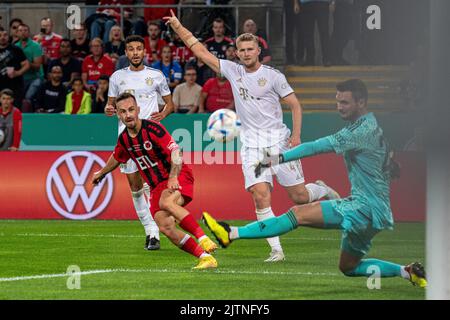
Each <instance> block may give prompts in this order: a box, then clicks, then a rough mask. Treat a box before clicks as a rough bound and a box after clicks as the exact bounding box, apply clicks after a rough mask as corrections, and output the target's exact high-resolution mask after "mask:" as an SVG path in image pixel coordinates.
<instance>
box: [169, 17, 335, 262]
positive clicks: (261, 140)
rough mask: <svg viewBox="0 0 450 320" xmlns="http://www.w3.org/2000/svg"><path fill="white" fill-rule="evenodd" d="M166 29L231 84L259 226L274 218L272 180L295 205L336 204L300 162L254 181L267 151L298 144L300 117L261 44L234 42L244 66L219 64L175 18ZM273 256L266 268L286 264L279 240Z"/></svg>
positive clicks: (247, 38) (252, 39) (246, 39)
mask: <svg viewBox="0 0 450 320" xmlns="http://www.w3.org/2000/svg"><path fill="white" fill-rule="evenodd" d="M164 19H165V20H167V24H170V26H171V27H172V29H173V30H174V31H175V32H176V33H177V34H178V35H179V36H180V38H181V39H182V40H183V41H184V43H185V44H186V45H187V46H188V47H189V48H190V49H191V50H192V52H193V53H194V54H195V55H196V56H197V57H198V58H200V59H202V60H203V61H204V62H205V63H206V64H207V65H208V66H209V67H210V68H211V69H213V70H214V71H215V72H220V73H221V74H223V75H224V76H225V77H226V78H227V79H228V81H230V83H231V87H232V90H233V97H234V101H235V106H236V112H237V114H238V116H239V117H240V120H241V124H242V125H241V137H240V138H241V142H242V149H241V158H242V171H243V173H244V178H245V188H246V190H248V191H249V192H250V193H251V194H252V197H253V201H254V203H255V207H256V216H257V219H258V220H264V219H267V218H271V217H274V214H273V212H272V208H271V190H272V188H273V175H275V176H276V178H277V180H278V182H279V183H280V184H281V185H282V186H283V187H284V188H285V189H286V191H287V192H288V194H289V197H290V198H291V199H292V201H294V202H295V203H296V204H304V203H309V202H313V201H316V200H318V199H320V198H324V197H328V198H336V197H339V195H337V193H336V192H335V191H334V190H332V189H331V188H329V187H328V186H326V185H325V184H324V183H323V182H322V181H317V182H316V183H309V184H306V185H305V184H304V182H305V180H304V177H303V171H302V167H301V163H300V161H296V162H292V163H289V164H281V165H279V166H276V167H273V168H272V170H271V171H270V170H267V171H266V174H264V175H261V176H260V177H258V178H255V174H254V165H255V164H256V163H257V162H258V161H259V160H261V159H262V158H263V152H264V150H268V151H269V152H271V153H272V154H276V153H280V152H283V151H285V150H288V149H289V148H291V147H295V146H297V145H299V144H300V130H301V123H302V111H301V106H300V103H299V101H298V99H297V97H296V96H295V93H294V90H292V88H291V86H290V85H289V84H288V82H287V80H286V77H285V76H284V75H283V74H282V73H281V72H280V71H278V70H276V69H274V68H271V67H269V66H265V65H262V64H261V63H260V62H259V59H258V56H259V54H260V52H261V48H260V46H259V42H258V38H257V37H256V36H254V35H252V34H250V33H244V34H241V35H240V36H239V37H238V38H237V39H236V46H237V56H238V58H239V60H240V63H235V62H232V61H228V60H222V59H218V58H216V57H215V56H214V55H213V54H211V53H210V52H208V50H207V49H206V48H205V47H204V46H203V45H201V43H200V42H199V41H198V39H196V38H195V37H194V36H193V35H192V33H191V32H190V31H189V30H187V29H186V28H184V27H183V26H182V25H181V23H180V21H179V20H178V19H177V17H176V16H175V15H174V14H173V12H172V16H171V17H165V18H164ZM280 99H281V101H283V102H284V103H285V104H287V105H288V106H289V107H290V109H291V111H292V120H293V131H292V134H291V132H290V130H289V129H288V128H287V127H286V125H285V124H284V123H283V111H282V108H281V104H280ZM267 241H268V242H269V244H270V246H271V248H272V251H271V253H270V256H269V258H268V259H267V260H266V261H267V262H274V261H281V260H284V253H283V249H282V247H281V244H280V239H279V237H274V238H269V239H267Z"/></svg>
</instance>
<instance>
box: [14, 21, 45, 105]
mask: <svg viewBox="0 0 450 320" xmlns="http://www.w3.org/2000/svg"><path fill="white" fill-rule="evenodd" d="M18 30H19V37H20V40H19V41H17V42H16V43H15V45H16V46H18V47H19V48H21V49H22V50H23V53H25V56H26V57H27V59H28V61H29V62H30V69H28V71H27V72H25V74H24V75H23V80H24V90H25V100H27V103H32V102H33V100H34V98H35V96H36V94H37V92H38V90H39V87H40V86H41V84H42V83H43V82H44V67H43V66H42V63H43V62H44V57H43V55H42V48H41V46H40V45H39V43H37V42H35V41H33V40H31V39H30V27H29V26H28V25H26V24H21V25H20V26H19V29H18ZM27 111H31V106H29V107H28V110H27Z"/></svg>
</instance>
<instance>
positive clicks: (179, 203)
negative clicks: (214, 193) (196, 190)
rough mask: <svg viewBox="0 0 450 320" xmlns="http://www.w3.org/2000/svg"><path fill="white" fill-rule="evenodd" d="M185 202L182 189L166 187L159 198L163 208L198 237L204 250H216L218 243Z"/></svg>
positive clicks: (209, 251) (208, 251) (181, 225)
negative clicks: (207, 233) (184, 206)
mask: <svg viewBox="0 0 450 320" xmlns="http://www.w3.org/2000/svg"><path fill="white" fill-rule="evenodd" d="M183 204H184V198H183V196H182V195H181V193H180V191H178V190H175V191H174V190H169V189H166V190H164V191H163V192H162V193H161V198H160V200H159V206H160V208H161V210H164V211H167V212H169V213H170V214H171V215H172V217H174V218H175V219H176V220H177V221H179V226H180V227H181V228H182V229H183V230H185V231H187V232H189V233H190V234H192V235H193V236H194V237H195V238H197V239H198V241H199V243H200V246H201V247H202V248H203V250H205V251H206V252H207V253H211V252H214V251H215V250H216V249H217V245H216V244H215V243H214V242H213V241H212V240H211V239H209V238H208V236H206V235H205V233H204V232H203V230H202V228H201V227H200V225H199V224H198V222H197V221H196V220H195V219H194V217H193V216H192V215H191V214H190V213H189V211H187V210H186V209H185V208H183Z"/></svg>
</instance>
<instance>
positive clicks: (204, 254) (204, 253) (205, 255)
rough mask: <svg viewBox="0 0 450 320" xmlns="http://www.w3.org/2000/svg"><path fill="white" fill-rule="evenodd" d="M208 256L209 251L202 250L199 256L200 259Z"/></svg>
mask: <svg viewBox="0 0 450 320" xmlns="http://www.w3.org/2000/svg"><path fill="white" fill-rule="evenodd" d="M209 256H211V255H210V254H209V253H206V252H203V253H202V254H201V255H200V257H199V258H200V259H201V258H204V257H209Z"/></svg>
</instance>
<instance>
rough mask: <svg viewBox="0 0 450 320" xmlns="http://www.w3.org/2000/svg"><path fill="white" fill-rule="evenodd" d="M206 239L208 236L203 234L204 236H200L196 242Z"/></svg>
mask: <svg viewBox="0 0 450 320" xmlns="http://www.w3.org/2000/svg"><path fill="white" fill-rule="evenodd" d="M205 238H208V236H207V235H206V234H205V235H204V236H201V237H200V238H198V241H199V242H200V241H202V240H203V239H205Z"/></svg>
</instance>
